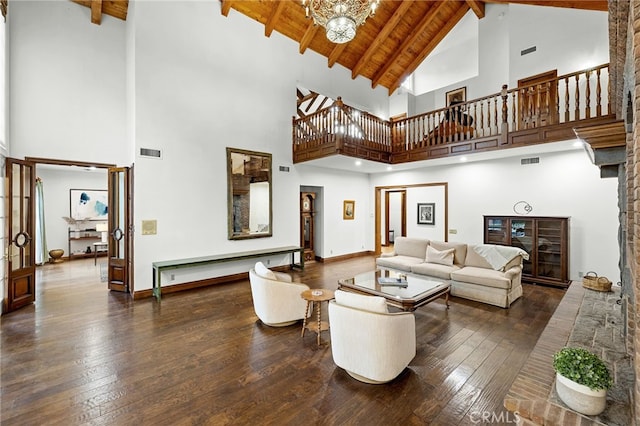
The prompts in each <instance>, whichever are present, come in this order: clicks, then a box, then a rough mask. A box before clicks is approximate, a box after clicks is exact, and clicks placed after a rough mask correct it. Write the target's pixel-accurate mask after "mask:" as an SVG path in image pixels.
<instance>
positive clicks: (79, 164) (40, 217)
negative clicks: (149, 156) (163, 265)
mask: <svg viewBox="0 0 640 426" xmlns="http://www.w3.org/2000/svg"><path fill="white" fill-rule="evenodd" d="M13 163H16V164H22V165H23V166H21V167H23V168H24V167H30V168H31V170H32V172H31V174H32V175H33V179H32V182H31V180H30V181H27V180H24V179H20V180H17V179H16V178H15V176H20V175H21V174H16V173H12V174H8V176H7V178H8V180H9V182H10V185H9V186H10V187H12V186H13V187H15V188H19V189H20V191H21V192H20V193H16V194H15V195H14V196H10V195H9V194H7V196H9V198H11V199H14V198H16V197H19V196H22V195H20V194H27V195H28V196H29V197H27V198H25V199H30V198H31V197H30V195H31V194H33V195H34V197H33V198H34V200H35V201H34V203H33V204H34V205H33V206H30V205H31V202H30V201H29V202H28V203H22V204H24V205H25V206H30V207H29V212H25V214H26V215H27V216H26V217H28V218H30V219H29V220H28V221H26V222H25V221H22V220H21V221H17V222H16V223H21V222H25V223H27V222H28V223H29V224H30V226H29V227H28V233H27V234H25V235H28V238H26V241H27V243H28V244H25V245H24V247H20V245H17V246H16V248H17V249H19V250H20V253H22V252H24V253H25V254H24V256H23V255H20V256H19V257H16V259H19V258H24V259H27V260H29V261H30V263H31V264H33V270H32V274H31V276H32V277H33V278H32V280H31V281H29V280H26V279H25V278H24V277H21V275H20V274H19V273H18V272H20V271H21V270H24V268H20V270H18V268H15V267H14V266H12V268H13V269H15V271H14V273H12V270H11V269H9V270H8V271H7V282H8V283H10V282H12V280H14V279H16V280H18V281H16V285H14V286H12V287H11V288H12V289H17V290H21V291H20V292H14V293H16V294H18V297H17V298H16V297H12V296H11V295H9V296H8V297H7V298H6V299H5V303H4V306H3V312H2V313H3V314H4V313H8V312H11V311H13V310H15V309H18V308H20V307H23V306H27V305H29V304H31V303H32V302H33V301H35V295H36V294H37V291H36V285H37V283H36V278H37V276H38V274H36V273H35V272H36V270H35V266H36V264H38V265H46V264H48V263H49V262H50V261H52V260H55V259H53V257H52V256H51V255H50V254H49V252H58V253H59V252H61V251H63V252H64V254H63V259H64V260H63V261H62V262H60V263H63V264H69V263H72V262H70V260H74V261H77V260H78V259H82V258H90V259H87V260H88V261H87V262H85V261H81V262H82V263H86V264H89V262H90V263H91V266H92V267H93V266H95V267H96V268H100V275H99V276H100V277H101V278H102V277H104V278H105V279H102V281H103V282H104V281H107V279H106V278H107V277H108V276H109V274H107V272H108V265H110V264H111V263H112V256H110V252H109V253H108V252H107V251H103V250H100V248H102V247H104V246H105V245H106V246H107V247H109V248H110V247H111V246H112V245H116V244H111V243H109V242H107V244H105V239H107V238H105V237H108V239H111V234H110V233H108V232H103V230H102V229H99V228H100V227H99V226H98V225H99V224H104V225H105V227H106V225H107V217H109V223H110V222H111V219H110V217H111V216H113V215H107V212H108V207H107V206H109V205H110V204H113V203H110V202H108V201H107V195H114V194H113V193H114V192H116V193H118V194H115V195H117V196H119V197H120V198H118V199H121V198H122V197H121V196H120V195H119V192H120V191H119V189H120V188H122V185H120V186H119V187H118V188H117V189H118V190H117V191H111V190H109V189H108V176H109V173H111V170H113V165H112V164H105V163H90V162H83V161H67V160H57V159H48V158H37V157H27V158H26V159H25V160H15V159H11V158H7V164H13ZM125 169H127V170H128V169H129V168H125ZM39 175H44V176H46V179H43V180H44V181H45V182H43V181H40V182H39V185H40V186H39V187H38V188H37V190H36V179H35V178H36V176H39ZM18 182H20V183H18ZM43 184H44V185H43ZM43 186H44V187H45V188H46V189H44V190H43ZM126 188H127V189H130V187H129V186H126ZM74 190H75V191H76V192H79V193H81V194H84V193H85V192H86V193H87V194H92V193H94V192H96V191H98V192H104V194H102V195H101V196H102V197H104V199H103V200H102V201H103V202H104V206H103V207H104V213H105V216H104V221H102V220H100V221H96V220H92V219H85V220H81V221H77V220H74V219H73V216H74V215H73V214H72V210H73V207H72V204H71V201H72V198H71V194H72V193H73V191H74ZM78 190H79V191H78ZM83 190H86V191H83ZM40 191H42V192H40ZM43 194H45V195H44V196H43ZM127 194H128V191H127ZM124 199H125V202H124V203H122V205H123V206H125V207H126V209H127V211H128V210H129V209H130V204H131V197H130V196H129V195H126V197H125V198H124ZM94 200H95V199H94ZM37 204H40V207H44V209H42V208H40V209H38V205H37ZM95 204H96V205H97V204H98V203H95ZM113 205H116V204H113ZM7 207H8V208H9V212H8V214H10V213H11V211H16V210H15V208H11V207H10V206H9V205H8V206H7ZM94 207H96V206H94ZM120 210H122V208H121V209H120ZM97 217H98V218H99V217H100V216H97ZM94 219H95V218H94ZM11 221H12V219H11V218H10V217H9V216H8V223H11ZM79 222H80V225H79V226H80V228H82V229H80V228H79V227H78V226H76V224H77V223H79ZM98 222H100V223H98ZM72 223H73V225H72ZM128 223H129V222H127V226H125V227H123V229H124V231H123V232H122V233H121V238H120V239H122V236H127V240H132V239H131V237H130V236H131V232H129V231H130V229H131V227H130V226H128ZM36 224H37V226H36ZM25 229H26V228H25ZM38 229H40V230H41V232H40V233H38ZM107 229H109V228H107ZM114 229H115V228H114ZM9 231H11V230H9ZM45 232H46V238H45V239H44V240H43V239H42V237H41V236H40V235H39V234H44V233H45ZM11 234H12V235H13V231H11ZM16 235H22V234H21V233H20V230H18V231H16ZM38 239H40V241H36V240H38ZM12 240H13V237H11V238H7V239H6V241H7V245H8V247H5V249H6V250H9V251H11V253H14V252H15V253H18V251H17V250H15V249H14V248H13V247H11V246H12V245H13V241H12ZM20 241H22V240H20ZM45 241H46V246H45V244H44V242H45ZM9 245H11V246H9ZM120 245H121V244H120ZM27 246H28V247H29V252H28V253H27V251H25V250H26V249H27ZM98 246H100V247H98ZM36 248H38V249H39V252H40V253H39V255H37V256H36V250H35V249H36ZM116 248H117V247H116ZM96 250H100V253H99V254H100V256H101V257H102V256H104V255H105V254H107V255H108V257H107V259H108V260H107V261H106V262H105V261H102V262H101V263H100V265H98V253H97V252H96ZM118 252H120V251H118ZM129 253H130V251H127V256H128V258H127V259H129V261H130V260H131V258H132V254H129ZM50 256H51V259H50ZM56 256H57V254H56ZM14 263H16V262H14ZM22 263H25V262H22ZM128 263H130V262H128ZM16 264H17V263H16ZM25 264H26V263H25ZM61 266H62V265H61ZM103 269H104V271H102V270H103ZM27 284H28V285H27ZM7 285H8V284H7ZM105 287H107V286H105ZM109 288H111V287H109ZM111 289H114V288H111ZM127 290H128V292H130V293H131V294H133V286H132V285H131V286H130V287H129V288H128V289H127ZM21 294H22V296H21ZM26 295H31V296H30V299H29V300H27V298H26ZM23 296H24V297H23ZM16 300H18V301H20V300H23V301H26V302H27V303H19V304H16V303H15V302H16Z"/></svg>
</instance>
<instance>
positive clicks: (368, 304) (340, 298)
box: [335, 290, 389, 314]
mask: <svg viewBox="0 0 640 426" xmlns="http://www.w3.org/2000/svg"><path fill="white" fill-rule="evenodd" d="M335 299H336V303H337V304H338V305H342V306H348V307H350V308H356V309H361V310H363V311H369V312H378V313H381V314H386V313H388V312H389V311H388V310H387V302H386V300H385V299H384V297H380V296H365V295H364V294H356V293H350V292H348V291H342V290H336V291H335Z"/></svg>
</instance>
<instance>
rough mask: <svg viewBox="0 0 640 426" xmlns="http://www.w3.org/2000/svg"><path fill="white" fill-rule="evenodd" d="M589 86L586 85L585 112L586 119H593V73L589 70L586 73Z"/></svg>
mask: <svg viewBox="0 0 640 426" xmlns="http://www.w3.org/2000/svg"><path fill="white" fill-rule="evenodd" d="M585 77H586V79H587V84H586V85H585V86H586V87H585V93H584V95H585V110H584V118H591V71H590V70H587V72H586V73H585Z"/></svg>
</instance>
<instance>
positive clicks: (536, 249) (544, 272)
mask: <svg viewBox="0 0 640 426" xmlns="http://www.w3.org/2000/svg"><path fill="white" fill-rule="evenodd" d="M484 242H485V244H502V245H507V246H513V247H519V248H521V249H523V250H525V251H526V252H527V253H529V259H528V260H525V261H524V270H523V271H522V280H523V281H524V282H530V283H538V284H548V285H553V286H557V287H568V286H569V282H570V280H569V218H568V217H544V216H484Z"/></svg>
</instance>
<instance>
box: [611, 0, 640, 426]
mask: <svg viewBox="0 0 640 426" xmlns="http://www.w3.org/2000/svg"><path fill="white" fill-rule="evenodd" d="M616 3H617V6H618V11H617V16H613V17H612V16H610V18H609V19H618V22H620V25H619V26H623V25H622V24H623V23H625V22H627V28H628V35H627V34H620V33H619V34H618V37H623V38H624V39H627V38H629V39H628V40H625V41H627V42H626V43H625V47H626V51H625V53H626V55H625V56H626V57H625V58H624V59H622V58H617V61H618V63H619V61H621V60H624V62H626V63H630V64H632V68H633V73H632V74H631V73H625V86H624V87H625V89H626V88H628V92H627V93H629V92H630V93H631V108H632V114H628V115H627V114H625V116H626V117H632V118H633V121H632V122H633V125H632V128H631V129H630V130H632V135H631V136H632V137H631V138H628V139H627V140H628V141H629V144H628V146H627V158H628V164H627V182H628V185H629V186H628V188H627V190H628V191H627V196H628V204H627V205H628V208H627V211H628V215H627V234H628V242H629V247H628V256H627V266H628V267H629V269H630V275H631V282H632V288H633V292H632V296H631V297H630V300H629V303H628V309H627V315H628V318H627V320H628V324H627V327H628V335H629V337H630V338H631V339H633V348H628V349H632V353H633V357H634V370H635V375H636V377H640V362H639V361H640V333H636V332H635V330H636V324H635V312H636V310H637V307H638V305H639V303H640V300H639V299H638V296H639V295H640V253H639V252H638V249H639V248H640V149H639V145H640V141H639V139H640V120H638V117H639V115H638V113H639V112H640V85H638V82H640V2H639V1H631V2H630V4H629V8H628V9H627V10H624V8H623V7H622V5H623V3H625V0H620V1H616ZM625 12H626V15H627V19H624V18H625V16H624V15H625ZM627 57H628V59H629V61H627ZM630 68H631V67H630ZM624 94H625V92H623V93H618V94H617V95H616V102H618V101H620V102H619V104H618V105H620V106H621V108H620V109H619V111H622V110H623V108H624V107H627V102H625V101H624V98H625V96H624ZM618 97H622V99H619V98H618ZM625 112H626V111H625ZM629 124H630V123H629ZM633 397H634V402H633V408H634V419H635V424H636V425H637V424H639V423H640V417H639V415H640V383H639V382H638V380H636V381H635V388H634V391H633Z"/></svg>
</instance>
